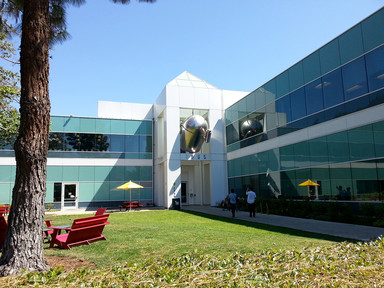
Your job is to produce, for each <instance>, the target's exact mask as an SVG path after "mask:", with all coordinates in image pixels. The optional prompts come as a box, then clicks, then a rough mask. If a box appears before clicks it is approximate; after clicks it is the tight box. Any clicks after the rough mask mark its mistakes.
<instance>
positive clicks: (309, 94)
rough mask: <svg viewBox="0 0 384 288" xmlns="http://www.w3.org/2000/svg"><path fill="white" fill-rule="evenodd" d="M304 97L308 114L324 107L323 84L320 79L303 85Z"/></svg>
mask: <svg viewBox="0 0 384 288" xmlns="http://www.w3.org/2000/svg"><path fill="white" fill-rule="evenodd" d="M305 97H306V100H307V101H306V102H307V113H308V115H310V114H313V113H316V112H318V111H321V110H323V109H324V101H323V85H322V83H321V80H320V79H318V80H315V81H313V82H311V83H309V84H308V85H307V86H305Z"/></svg>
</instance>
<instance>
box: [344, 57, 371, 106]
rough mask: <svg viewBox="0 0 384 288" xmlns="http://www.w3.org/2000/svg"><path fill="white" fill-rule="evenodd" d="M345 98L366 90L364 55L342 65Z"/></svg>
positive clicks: (354, 96) (359, 94) (350, 97)
mask: <svg viewBox="0 0 384 288" xmlns="http://www.w3.org/2000/svg"><path fill="white" fill-rule="evenodd" d="M342 69H343V83H344V95H345V100H350V99H353V98H356V97H358V96H361V95H363V94H365V93H367V92H368V85H367V74H366V70H365V60H364V57H360V58H358V59H356V60H354V61H353V62H351V63H348V64H347V65H345V66H343V67H342Z"/></svg>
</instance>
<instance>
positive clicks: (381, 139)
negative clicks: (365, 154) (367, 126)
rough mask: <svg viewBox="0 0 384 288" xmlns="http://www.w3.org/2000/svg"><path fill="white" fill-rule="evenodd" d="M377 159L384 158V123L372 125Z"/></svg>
mask: <svg viewBox="0 0 384 288" xmlns="http://www.w3.org/2000/svg"><path fill="white" fill-rule="evenodd" d="M372 129H373V138H374V143H375V155H376V157H384V122H378V123H375V124H373V125H372Z"/></svg>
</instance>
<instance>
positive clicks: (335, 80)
mask: <svg viewBox="0 0 384 288" xmlns="http://www.w3.org/2000/svg"><path fill="white" fill-rule="evenodd" d="M322 82H323V95H324V107H325V108H329V107H332V106H335V105H337V104H340V103H343V102H344V92H343V80H342V77H341V69H336V70H335V71H333V72H331V73H329V74H327V75H325V76H323V77H322Z"/></svg>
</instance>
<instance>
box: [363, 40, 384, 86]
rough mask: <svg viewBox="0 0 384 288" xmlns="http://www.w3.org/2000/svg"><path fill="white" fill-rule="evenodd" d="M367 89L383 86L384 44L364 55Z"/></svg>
mask: <svg viewBox="0 0 384 288" xmlns="http://www.w3.org/2000/svg"><path fill="white" fill-rule="evenodd" d="M365 59H366V63H367V74H368V85H369V90H370V91H374V90H377V89H380V88H383V87H384V46H382V47H380V48H378V49H376V50H374V51H372V52H371V53H369V54H367V55H366V58H365Z"/></svg>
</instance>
